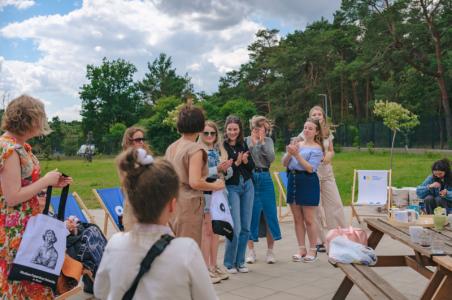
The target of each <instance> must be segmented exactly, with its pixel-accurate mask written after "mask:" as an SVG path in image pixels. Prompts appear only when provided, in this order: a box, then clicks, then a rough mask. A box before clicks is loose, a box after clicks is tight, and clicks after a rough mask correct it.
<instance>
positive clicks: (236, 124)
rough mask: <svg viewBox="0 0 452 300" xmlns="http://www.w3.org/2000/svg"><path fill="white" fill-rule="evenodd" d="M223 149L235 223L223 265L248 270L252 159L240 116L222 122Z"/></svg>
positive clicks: (251, 203) (232, 271)
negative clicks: (228, 164)
mask: <svg viewBox="0 0 452 300" xmlns="http://www.w3.org/2000/svg"><path fill="white" fill-rule="evenodd" d="M224 128H225V135H224V138H225V141H224V148H225V149H226V151H227V152H228V159H232V160H233V163H232V170H233V174H232V177H231V178H229V179H228V180H226V187H227V189H228V193H229V194H228V201H229V206H230V207H231V215H232V221H233V222H234V237H233V239H232V242H231V241H229V240H226V251H225V254H224V266H225V267H226V268H227V271H228V272H229V273H230V274H235V273H237V271H238V272H240V273H248V268H247V267H246V264H245V252H246V244H247V242H248V239H249V237H250V225H251V214H252V210H253V198H254V186H253V181H252V180H251V179H252V176H253V170H254V162H253V158H252V157H251V156H250V152H249V149H248V146H247V145H246V143H245V141H244V138H243V127H242V122H241V121H240V118H238V117H236V116H229V117H227V118H226V122H225V124H224Z"/></svg>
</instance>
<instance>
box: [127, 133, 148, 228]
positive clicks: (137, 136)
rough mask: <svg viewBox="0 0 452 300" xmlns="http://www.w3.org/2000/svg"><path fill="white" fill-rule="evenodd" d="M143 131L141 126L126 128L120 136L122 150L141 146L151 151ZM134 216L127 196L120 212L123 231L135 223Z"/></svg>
mask: <svg viewBox="0 0 452 300" xmlns="http://www.w3.org/2000/svg"><path fill="white" fill-rule="evenodd" d="M144 135H145V131H144V129H143V128H141V127H137V126H132V127H129V128H127V129H126V131H125V132H124V135H123V137H122V143H121V146H122V150H124V151H125V150H127V149H129V148H135V149H137V148H143V149H145V150H146V152H148V153H151V151H150V149H149V148H150V147H149V145H148V144H147V143H146V139H145V137H144ZM136 222H137V221H136V219H135V216H134V214H133V212H132V209H131V207H130V203H129V201H128V200H127V197H125V199H124V207H123V214H122V224H123V227H124V231H129V230H131V229H132V227H133V225H134V224H135V223H136Z"/></svg>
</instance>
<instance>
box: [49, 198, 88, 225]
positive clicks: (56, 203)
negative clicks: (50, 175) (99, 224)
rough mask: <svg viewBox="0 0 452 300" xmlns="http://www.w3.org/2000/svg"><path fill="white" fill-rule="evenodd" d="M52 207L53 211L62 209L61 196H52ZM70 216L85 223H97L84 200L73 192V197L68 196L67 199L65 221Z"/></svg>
mask: <svg viewBox="0 0 452 300" xmlns="http://www.w3.org/2000/svg"><path fill="white" fill-rule="evenodd" d="M50 205H51V206H52V208H53V211H58V207H60V196H52V198H50ZM69 216H76V217H77V218H78V219H79V220H80V221H81V222H83V223H95V220H94V216H93V215H92V214H91V213H90V212H89V209H88V207H86V205H85V203H84V202H83V200H82V198H80V196H79V195H78V194H77V193H76V192H73V193H72V195H68V197H67V201H66V209H65V211H64V219H65V220H66V219H67V218H68V217H69Z"/></svg>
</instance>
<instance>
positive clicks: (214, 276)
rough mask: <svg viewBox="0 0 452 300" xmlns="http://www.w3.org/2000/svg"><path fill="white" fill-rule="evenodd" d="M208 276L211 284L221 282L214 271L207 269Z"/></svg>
mask: <svg viewBox="0 0 452 300" xmlns="http://www.w3.org/2000/svg"><path fill="white" fill-rule="evenodd" d="M209 276H210V280H211V281H212V283H213V284H215V283H220V282H221V278H220V277H218V275H217V274H216V273H214V272H212V271H209Z"/></svg>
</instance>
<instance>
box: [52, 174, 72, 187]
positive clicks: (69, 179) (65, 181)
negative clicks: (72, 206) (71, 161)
mask: <svg viewBox="0 0 452 300" xmlns="http://www.w3.org/2000/svg"><path fill="white" fill-rule="evenodd" d="M72 182H73V180H72V177H65V176H61V177H60V179H59V180H58V183H57V184H55V185H54V186H53V187H58V188H64V187H65V186H67V185H69V184H72Z"/></svg>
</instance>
